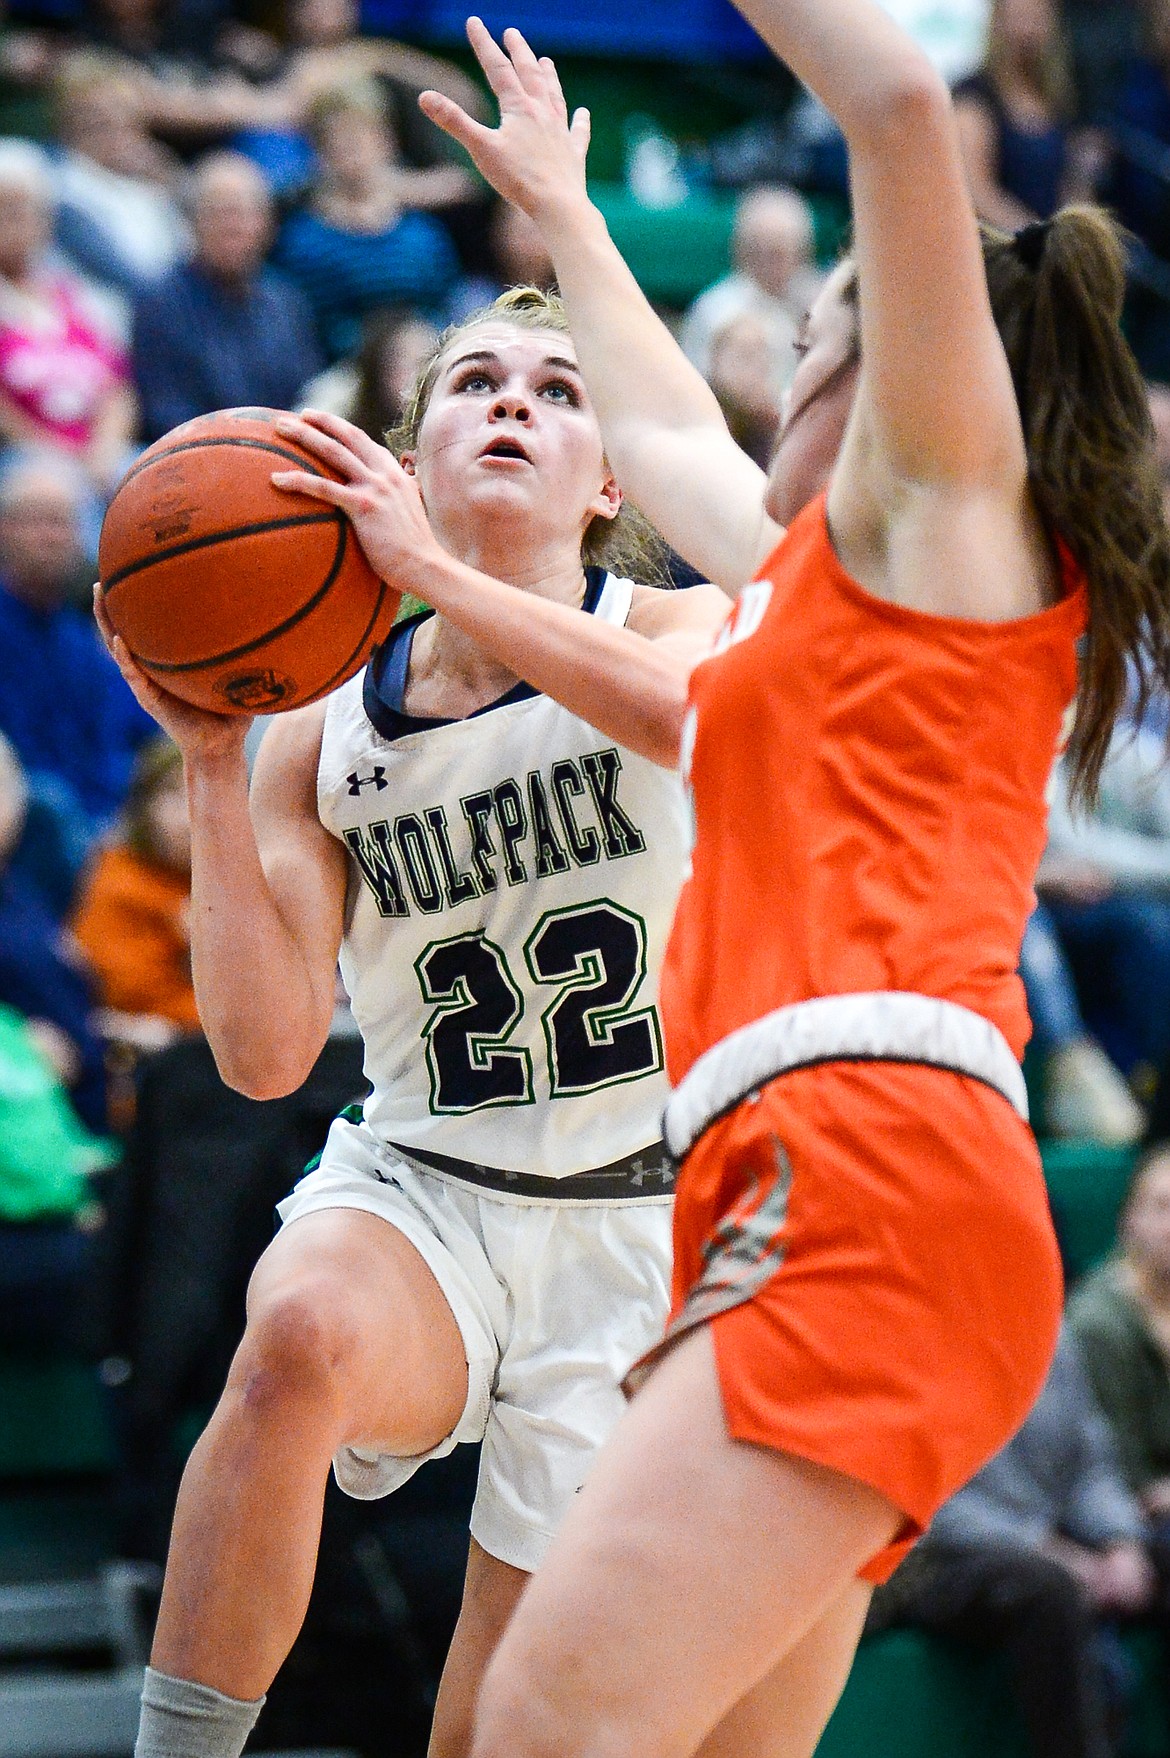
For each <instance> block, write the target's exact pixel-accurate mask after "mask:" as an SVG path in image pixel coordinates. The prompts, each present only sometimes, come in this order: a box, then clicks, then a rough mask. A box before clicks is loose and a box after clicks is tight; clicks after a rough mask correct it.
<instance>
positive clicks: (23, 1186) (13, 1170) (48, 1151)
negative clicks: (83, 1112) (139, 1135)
mask: <svg viewBox="0 0 1170 1758" xmlns="http://www.w3.org/2000/svg"><path fill="white" fill-rule="evenodd" d="M111 1157H112V1155H111V1150H110V1149H109V1148H108V1147H107V1145H106V1144H105V1143H104V1142H101V1141H99V1140H98V1139H97V1138H96V1137H95V1136H93V1135H92V1134H91V1133H90V1132H89V1131H88V1130H87V1129H86V1128H85V1127H84V1125H83V1124H81V1123H80V1122H79V1121H78V1119H77V1117H76V1116H75V1114H74V1112H73V1109H72V1107H71V1105H70V1104H69V1101H68V1099H67V1098H66V1096H65V1093H64V1090H63V1088H62V1086H61V1082H60V1080H59V1078H58V1076H57V1073H56V1071H55V1069H54V1068H53V1065H52V1062H51V1061H50V1059H49V1057H48V1056H46V1055H45V1054H44V1051H43V1049H42V1046H41V1044H40V1042H39V1041H38V1035H37V1032H36V1030H35V1029H34V1027H33V1025H32V1024H31V1023H30V1022H29V1021H28V1020H26V1019H23V1018H22V1017H21V1015H20V1014H19V1013H17V1012H16V1011H15V1010H14V1009H12V1008H10V1007H5V1006H3V1005H0V1344H2V1345H4V1346H5V1347H11V1346H12V1345H13V1344H15V1345H17V1346H18V1347H23V1348H30V1347H33V1348H44V1347H46V1346H52V1345H54V1344H60V1343H64V1342H66V1341H67V1340H68V1339H69V1333H70V1329H71V1321H72V1318H73V1311H74V1308H75V1305H76V1302H77V1297H78V1295H79V1294H80V1292H81V1289H82V1285H83V1282H84V1278H85V1272H86V1269H87V1263H88V1256H89V1253H88V1244H89V1238H90V1228H91V1225H92V1223H93V1222H94V1221H96V1219H97V1215H96V1213H95V1210H94V1205H93V1203H92V1200H91V1191H90V1181H89V1174H90V1173H92V1172H95V1171H97V1170H98V1169H99V1168H100V1167H103V1166H107V1165H108V1164H109V1163H110V1160H111Z"/></svg>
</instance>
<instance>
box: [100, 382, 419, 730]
mask: <svg viewBox="0 0 1170 1758" xmlns="http://www.w3.org/2000/svg"><path fill="white" fill-rule="evenodd" d="M278 414H279V412H278V411H277V412H269V411H265V410H255V411H251V412H249V411H239V412H233V411H230V410H229V411H222V412H217V413H214V414H212V415H211V416H209V417H206V418H204V419H203V420H201V421H200V422H199V423H198V424H192V425H193V429H194V431H192V432H189V433H188V434H187V435H181V434H179V433H176V434H174V435H173V436H167V437H165V438H164V439H163V440H161V441H160V442H159V443H158V445H157V447H152V448H151V450H150V452H149V453H148V454H146V455H145V456H143V457H142V458H140V459H139V460H138V461H137V463H136V464H135V465H134V467H133V468H132V469H131V470H129V471H128V472H127V474H126V476H125V477H124V478H123V480H122V483H121V484H120V485H119V488H118V491H117V493H116V494H115V496H114V500H113V502H112V503H111V506H110V509H109V515H108V516H107V520H106V524H105V527H104V529H103V532H102V544H101V547H100V550H99V560H104V561H105V565H104V566H103V567H101V569H100V571H101V574H102V576H103V578H102V581H101V588H100V598H101V600H102V601H104V602H105V604H106V605H107V606H108V608H109V611H110V614H111V620H112V622H113V624H114V626H115V629H118V628H119V625H120V624H123V623H124V624H125V628H124V629H120V630H119V632H120V633H122V635H123V637H124V638H125V639H126V642H127V646H128V647H129V648H130V651H131V652H132V653H133V654H134V657H135V658H136V660H137V661H138V662H139V663H140V664H141V665H142V666H143V667H144V669H145V670H146V671H147V672H148V673H149V674H150V675H152V676H154V677H155V678H156V679H157V681H158V683H159V684H160V685H161V686H163V687H165V688H168V689H171V690H173V691H174V693H175V694H176V695H177V696H178V697H180V698H182V699H184V700H186V701H188V702H191V703H193V704H194V705H195V706H197V707H203V708H207V709H210V710H213V711H217V712H221V713H222V712H225V711H226V712H237V713H241V714H242V713H249V714H252V713H256V712H267V711H270V710H276V711H279V710H280V709H286V708H291V707H298V706H300V705H301V704H302V703H304V702H306V701H319V700H320V699H321V698H322V697H323V696H326V695H328V694H329V693H330V692H331V691H333V690H334V689H336V688H337V687H338V685H339V684H341V683H343V682H344V681H345V679H346V678H347V677H351V676H352V675H353V673H354V671H355V670H357V669H358V668H359V667H360V666H361V665H362V664H363V662H364V660H365V658H366V657H367V655H368V652H369V649H370V647H371V645H372V644H373V642H375V641H377V640H378V638H379V631H380V629H381V626H382V624H383V623H385V622H387V621H388V620H389V619H390V616H391V612H392V609H393V607H394V606H395V605H396V604H397V601H398V597H399V594H398V593H397V592H395V590H394V588H393V587H391V586H389V585H388V584H387V582H386V581H384V580H382V579H380V578H379V576H378V574H377V572H376V571H375V570H374V569H373V568H371V567H370V565H369V562H368V561H367V559H366V557H365V554H364V552H363V550H362V548H361V545H360V544H359V543H358V540H357V537H356V535H355V534H354V533H353V531H352V529H351V526H350V522H349V520H348V519H347V518H346V516H345V514H344V513H343V512H342V511H341V509H340V508H338V507H336V506H333V505H329V504H325V505H322V503H321V499H320V498H318V497H316V496H313V495H308V496H306V495H293V496H291V497H286V496H281V497H277V496H275V495H274V492H273V486H272V483H271V471H273V470H275V469H282V468H283V469H287V468H288V467H289V466H290V465H291V466H294V467H295V468H297V469H298V470H302V471H304V472H306V474H308V475H309V476H311V477H313V478H315V479H316V480H317V481H319V482H326V481H338V480H340V478H339V477H338V474H337V472H336V471H334V470H332V469H330V468H329V466H327V465H324V464H322V463H321V462H320V460H318V459H316V458H313V457H312V456H311V455H310V454H308V453H305V452H302V451H301V449H300V448H299V447H298V446H297V443H296V441H283V442H282V438H281V437H280V436H278V435H276V434H275V433H274V432H273V431H271V429H270V427H269V422H270V421H271V420H275V419H276V418H277V416H278ZM245 415H246V416H248V420H247V422H244V423H242V425H243V432H241V431H239V427H240V425H241V423H240V422H239V420H238V417H239V416H245ZM228 447H233V448H235V450H234V451H232V452H231V454H230V455H229V453H228V451H227V450H220V449H218V448H228ZM152 465H158V466H159V469H152V468H151V466H152ZM123 495H125V499H124V500H123V499H122V497H123ZM221 521H230V523H229V524H228V525H227V528H226V529H218V530H217V529H215V528H214V527H215V526H216V525H217V524H219V523H220V522H221ZM330 532H332V536H330V535H329V533H330ZM152 542H153V544H154V545H155V546H156V547H155V548H154V549H153V551H152V552H150V553H144V551H149V546H150V545H151V543H152ZM103 552H104V554H103ZM302 592H303V593H305V594H306V597H305V599H304V601H303V602H302V603H300V604H299V605H298V604H297V603H296V599H297V597H298V596H299V594H300V593H302ZM272 618H279V619H280V620H279V621H277V622H276V623H275V626H273V625H272V623H271V620H270V619H272ZM266 620H269V626H268V627H262V626H261V625H262V624H264V622H265V621H266ZM359 628H360V629H361V634H360V637H359V635H358V630H359ZM217 639H218V640H220V641H226V642H227V643H228V646H227V647H226V648H224V649H223V650H221V651H220V652H218V653H211V654H208V653H207V648H208V646H210V645H211V644H212V643H214V642H215V641H216V640H217ZM151 649H154V650H155V651H157V652H159V654H160V657H159V658H158V659H151V658H150V657H149V653H150V650H151ZM346 653H348V655H349V657H348V658H347V659H346V660H345V661H344V663H342V660H341V656H342V655H343V654H346ZM323 678H326V679H327V681H326V682H324V683H323V682H322V679H323Z"/></svg>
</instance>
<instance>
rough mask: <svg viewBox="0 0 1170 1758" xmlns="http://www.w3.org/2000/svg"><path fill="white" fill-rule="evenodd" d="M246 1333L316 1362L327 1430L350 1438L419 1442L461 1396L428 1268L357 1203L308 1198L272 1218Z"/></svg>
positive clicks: (458, 1361)
mask: <svg viewBox="0 0 1170 1758" xmlns="http://www.w3.org/2000/svg"><path fill="white" fill-rule="evenodd" d="M249 1345H250V1346H251V1348H252V1350H253V1352H254V1353H259V1354H261V1355H263V1356H265V1357H266V1358H270V1359H272V1360H273V1361H274V1362H275V1363H277V1364H279V1363H280V1362H282V1361H283V1362H285V1363H288V1364H297V1363H300V1364H302V1365H303V1367H304V1371H305V1374H306V1377H307V1378H310V1379H311V1378H312V1377H313V1376H314V1375H315V1374H316V1375H320V1374H321V1373H324V1374H325V1375H326V1377H327V1381H328V1384H329V1386H330V1387H331V1388H332V1395H333V1398H334V1401H335V1404H336V1409H337V1414H338V1422H339V1439H342V1440H345V1441H346V1442H349V1443H351V1444H355V1445H361V1444H363V1443H364V1442H378V1443H383V1444H387V1443H389V1444H391V1445H392V1448H393V1450H395V1451H401V1452H403V1453H411V1452H424V1451H425V1450H427V1448H429V1447H431V1446H435V1445H437V1444H438V1443H439V1441H441V1440H443V1439H444V1438H445V1437H446V1436H447V1435H448V1434H449V1433H450V1432H451V1430H452V1429H453V1428H454V1426H455V1424H456V1423H457V1421H458V1420H459V1417H460V1415H461V1413H462V1411H463V1407H464V1404H465V1402H466V1399H467V1360H466V1354H465V1351H464V1346H463V1338H462V1336H461V1334H460V1330H459V1326H458V1323H457V1322H456V1319H455V1315H454V1313H453V1312H452V1310H451V1307H450V1305H449V1304H448V1302H447V1299H446V1297H445V1295H444V1294H443V1291H442V1289H441V1287H440V1286H439V1282H438V1280H437V1279H436V1276H435V1274H434V1272H433V1271H432V1270H431V1268H430V1267H429V1265H428V1264H427V1262H426V1261H425V1259H424V1258H423V1256H422V1254H421V1253H420V1252H419V1251H418V1250H417V1248H416V1247H415V1246H414V1245H413V1244H412V1243H411V1241H410V1240H409V1239H408V1238H407V1237H406V1235H405V1234H404V1233H403V1232H401V1231H400V1230H399V1229H398V1228H397V1227H395V1226H394V1225H393V1224H392V1223H390V1222H388V1221H386V1220H383V1219H382V1217H381V1216H379V1215H373V1214H369V1213H367V1212H366V1211H365V1210H362V1209H346V1208H337V1209H323V1210H316V1211H313V1212H312V1213H310V1214H307V1215H303V1216H301V1217H299V1218H298V1219H296V1220H294V1221H292V1222H290V1223H289V1224H288V1225H287V1226H285V1227H283V1228H282V1229H281V1231H280V1232H279V1233H278V1234H277V1236H276V1238H275V1239H274V1240H273V1241H272V1244H271V1245H270V1246H269V1247H268V1249H267V1250H266V1251H265V1253H264V1255H263V1256H262V1257H261V1258H260V1260H259V1262H258V1263H257V1265H256V1268H255V1270H254V1271H253V1274H252V1279H251V1282H250V1284H249V1288H248V1329H247V1332H246V1334H245V1344H244V1347H245V1349H247V1348H248V1346H249ZM288 1371H289V1372H290V1373H291V1372H295V1365H293V1366H290V1367H289V1369H288Z"/></svg>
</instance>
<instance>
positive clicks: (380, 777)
mask: <svg viewBox="0 0 1170 1758" xmlns="http://www.w3.org/2000/svg"><path fill="white" fill-rule="evenodd" d="M345 779H346V781H348V783H349V791H350V793H351V794H360V793H361V791H362V789H363V788H364V787H376V788H377V790H378V792H379V793H381V791H382V789H383V788H384V787H389V786H390V783H389V782H388V781H387V780H386V771H385V770H384V769H383V767H382V765H381V764H380V763H375V764H374V773H373V774H372V775H359V774H358V772H357V770H356V769H355V770H354V771H353V772H352V774H350V775H347V776H346V778H345Z"/></svg>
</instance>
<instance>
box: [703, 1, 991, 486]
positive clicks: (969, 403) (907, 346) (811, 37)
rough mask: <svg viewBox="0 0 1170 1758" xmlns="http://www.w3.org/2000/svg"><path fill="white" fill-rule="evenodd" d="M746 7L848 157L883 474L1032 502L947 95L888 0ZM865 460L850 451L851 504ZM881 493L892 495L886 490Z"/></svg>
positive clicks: (871, 414)
mask: <svg viewBox="0 0 1170 1758" xmlns="http://www.w3.org/2000/svg"><path fill="white" fill-rule="evenodd" d="M737 4H738V6H739V10H740V11H741V12H742V13H743V14H744V17H745V18H747V20H748V21H749V23H751V24H752V25H754V27H755V28H756V30H757V31H759V33H760V35H761V36H762V37H763V38H764V40H765V41H766V42H767V43H768V45H769V47H770V48H771V49H772V50H773V51H774V52H775V53H776V55H777V56H779V58H780V59H781V60H782V61H784V62H786V63H787V64H788V66H789V67H791V68H792V70H793V72H794V73H795V74H796V75H797V77H798V78H799V79H801V80H803V81H804V83H805V84H806V85H807V86H808V87H809V88H810V89H811V90H812V91H813V92H815V93H816V95H817V97H819V98H820V99H821V101H822V102H823V103H824V105H825V106H826V108H827V109H828V110H829V111H830V112H831V114H832V115H833V117H834V118H835V119H836V121H837V123H838V124H839V126H840V128H841V130H842V132H843V133H844V135H845V139H846V142H847V143H848V146H849V161H850V177H851V184H852V195H853V218H854V248H855V255H856V262H857V270H858V286H859V299H860V313H861V355H862V361H863V371H862V380H861V390H860V396H859V411H858V413H859V416H860V418H861V419H862V421H864V422H865V423H866V427H867V430H868V432H869V433H871V434H872V436H873V438H874V440H875V441H876V448H877V452H876V459H874V462H876V464H877V468H878V470H879V471H882V472H888V474H889V477H891V478H892V479H893V483H894V485H896V484H897V483H898V482H899V481H901V482H903V483H905V484H907V485H913V484H932V485H939V486H947V485H954V486H957V487H978V486H980V485H987V486H993V485H994V486H995V487H1003V486H1008V487H1013V488H1016V489H1018V490H1019V491H1020V492H1022V490H1023V486H1024V481H1025V477H1026V464H1025V454H1024V443H1023V436H1022V432H1021V425H1020V417H1019V411H1018V408H1017V404H1016V399H1015V394H1014V391H1013V388H1012V381H1011V375H1010V373H1009V371H1008V367H1007V362H1006V359H1005V357H1004V351H1003V345H1002V342H1001V341H1000V338H999V336H998V334H997V331H996V328H995V324H994V322H993V319H992V313H991V305H990V300H989V297H988V292H987V280H986V275H985V272H984V266H983V257H982V252H981V248H980V242H979V233H978V227H977V224H976V219H975V214H974V210H973V208H972V206H971V200H970V196H969V193H968V188H967V182H966V177H965V174H964V169H963V162H962V158H961V156H960V152H959V138H958V129H957V125H956V122H955V116H954V111H953V108H952V105H951V99H950V94H949V92H948V90H947V87H946V85H945V84H944V82H943V81H942V79H941V78H940V77H939V75H938V74H937V73H936V72H935V71H934V69H933V67H932V66H931V64H930V62H929V61H928V60H927V58H926V56H925V55H923V53H922V52H921V50H919V49H918V47H917V46H916V45H915V44H914V42H913V41H912V40H911V39H910V38H909V37H908V36H907V35H906V33H905V32H904V31H903V30H902V29H901V28H900V27H899V26H897V25H896V24H895V23H894V22H893V21H892V20H891V18H890V17H889V16H888V14H887V13H886V12H885V11H884V10H883V9H882V7H881V6H879V5H877V4H875V0H737ZM866 451H868V448H855V449H854V450H853V452H852V453H851V452H850V451H849V450H848V449H847V451H846V454H845V456H844V458H843V461H842V476H841V478H840V492H841V497H842V499H843V500H844V499H845V498H846V497H847V495H848V493H849V492H850V489H851V487H852V486H853V485H852V483H851V482H850V480H849V477H850V474H851V472H852V471H853V470H854V469H855V468H856V464H857V461H858V455H859V453H861V454H862V457H863V458H864V454H865V452H866ZM870 456H871V458H872V457H873V454H872V453H871V454H870ZM862 467H863V468H865V469H868V468H869V463H868V462H864V463H863V466H862ZM875 486H876V488H877V491H878V494H879V495H884V494H885V492H886V490H887V487H888V486H889V483H888V482H887V481H886V480H878V482H877V483H876V484H875Z"/></svg>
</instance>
